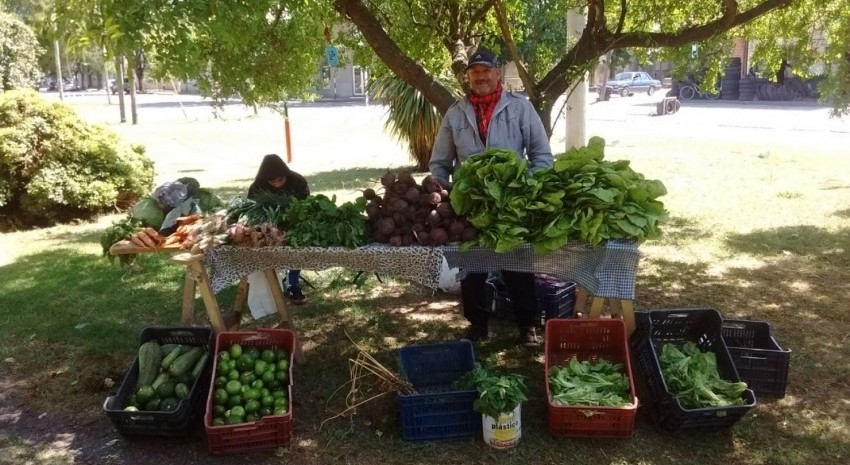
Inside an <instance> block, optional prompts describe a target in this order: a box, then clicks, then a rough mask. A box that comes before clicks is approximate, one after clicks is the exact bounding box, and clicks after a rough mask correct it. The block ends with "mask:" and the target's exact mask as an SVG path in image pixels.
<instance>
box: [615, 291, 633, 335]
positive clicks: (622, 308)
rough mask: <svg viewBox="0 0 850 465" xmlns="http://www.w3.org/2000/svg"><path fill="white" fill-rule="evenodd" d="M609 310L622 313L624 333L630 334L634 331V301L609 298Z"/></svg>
mask: <svg viewBox="0 0 850 465" xmlns="http://www.w3.org/2000/svg"><path fill="white" fill-rule="evenodd" d="M611 311H612V312H615V311H616V312H619V313H620V314H621V315H623V321H624V322H625V323H626V335H627V336H631V335H632V333H634V332H635V303H634V301H632V300H619V299H611Z"/></svg>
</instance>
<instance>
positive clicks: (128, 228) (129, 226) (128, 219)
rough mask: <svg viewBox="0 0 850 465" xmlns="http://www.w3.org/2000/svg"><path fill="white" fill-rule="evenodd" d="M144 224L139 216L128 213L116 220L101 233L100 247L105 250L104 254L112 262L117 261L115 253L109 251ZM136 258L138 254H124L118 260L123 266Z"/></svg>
mask: <svg viewBox="0 0 850 465" xmlns="http://www.w3.org/2000/svg"><path fill="white" fill-rule="evenodd" d="M142 226H144V222H143V221H142V220H140V219H138V218H135V217H133V216H130V215H127V216H125V217H124V218H121V219H118V220H115V221H113V222H112V224H111V225H109V227H107V228H106V229H105V230H104V231H103V233H102V234H101V235H100V247H101V249H102V250H103V256H104V257H106V258H107V259H108V260H109V262H110V263H115V258H116V257H115V255H112V254H111V253H109V249H110V248H112V246H113V245H114V244H115V243H116V242H119V241H122V240H124V239H129V238H130V235H132V234H133V233H134V232H136V231H138V229H139V228H141V227H142ZM135 259H136V254H122V255H119V256H118V261H119V263H120V264H121V266H126V265H129V264H131V263H132V262H133V261H134V260H135Z"/></svg>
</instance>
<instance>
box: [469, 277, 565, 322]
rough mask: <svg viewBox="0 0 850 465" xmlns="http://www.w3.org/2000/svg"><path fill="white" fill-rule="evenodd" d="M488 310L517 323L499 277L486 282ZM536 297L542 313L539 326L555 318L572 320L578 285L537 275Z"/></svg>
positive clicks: (490, 278) (496, 315) (498, 316)
mask: <svg viewBox="0 0 850 465" xmlns="http://www.w3.org/2000/svg"><path fill="white" fill-rule="evenodd" d="M485 285H486V287H487V295H488V301H487V309H488V310H489V311H490V312H491V313H492V314H493V315H494V316H495V317H497V318H500V319H503V320H507V321H516V316H515V315H514V309H513V304H512V303H511V299H510V297H508V294H507V291H506V289H505V284H504V283H503V282H502V280H501V278H500V277H499V276H498V275H494V276H491V277H489V278H488V279H487V281H486V284H485ZM534 291H535V297H536V298H537V308H538V310H539V311H540V319H539V321H538V325H539V326H541V327H542V326H545V325H546V320H551V319H553V318H570V317H572V316H573V311H574V309H575V303H576V284H575V283H571V282H564V281H559V280H557V279H555V278H552V277H549V276H545V275H536V276H535V286H534Z"/></svg>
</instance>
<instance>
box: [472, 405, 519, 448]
mask: <svg viewBox="0 0 850 465" xmlns="http://www.w3.org/2000/svg"><path fill="white" fill-rule="evenodd" d="M481 427H482V431H483V433H484V442H486V443H487V445H489V446H490V447H492V448H494V449H510V448H511V447H514V446H516V445H517V444H519V439H520V438H521V437H522V417H521V415H520V406H519V405H517V406H516V408H515V409H514V411H513V412H510V413H501V414H499V418H493V417H491V416H488V415H481Z"/></svg>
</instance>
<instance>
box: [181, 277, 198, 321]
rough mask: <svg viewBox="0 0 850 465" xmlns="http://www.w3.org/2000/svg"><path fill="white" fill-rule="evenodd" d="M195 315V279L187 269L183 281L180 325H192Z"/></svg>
mask: <svg viewBox="0 0 850 465" xmlns="http://www.w3.org/2000/svg"><path fill="white" fill-rule="evenodd" d="M194 315H195V278H193V277H192V272H191V271H190V270H189V268H188V267H186V277H185V278H184V279H183V313H182V314H181V315H180V323H183V324H184V325H191V324H192V320H193V319H194Z"/></svg>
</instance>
